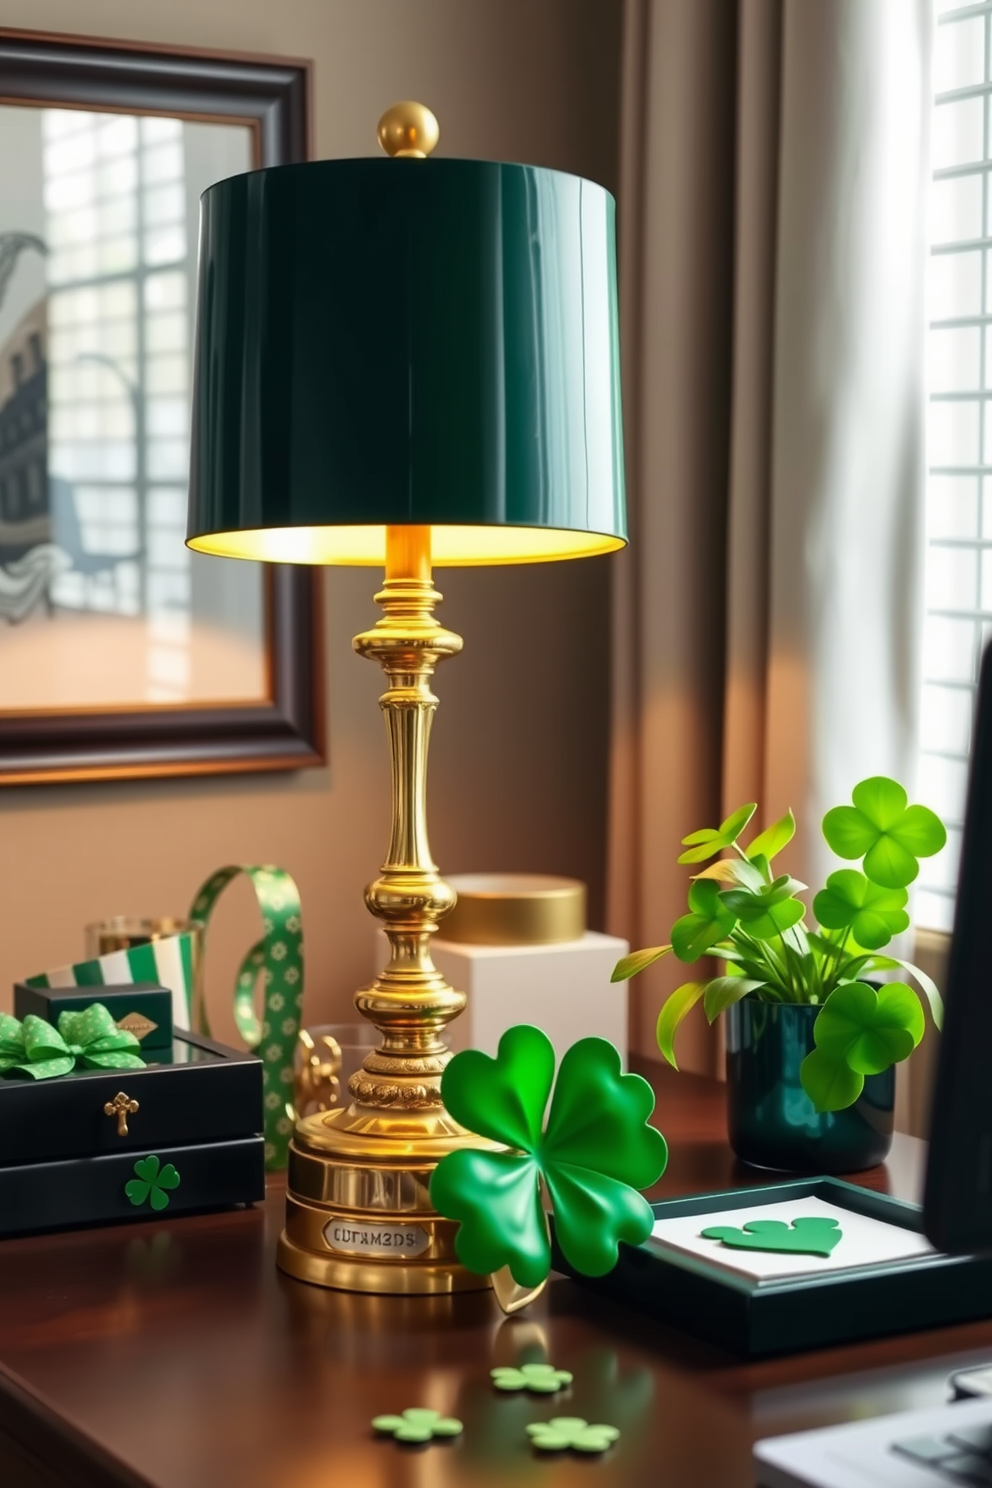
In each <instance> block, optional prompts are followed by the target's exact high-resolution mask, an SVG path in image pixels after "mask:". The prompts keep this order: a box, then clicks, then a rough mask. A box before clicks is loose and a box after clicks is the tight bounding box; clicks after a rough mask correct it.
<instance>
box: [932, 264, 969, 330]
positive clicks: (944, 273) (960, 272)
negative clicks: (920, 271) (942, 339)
mask: <svg viewBox="0 0 992 1488" xmlns="http://www.w3.org/2000/svg"><path fill="white" fill-rule="evenodd" d="M927 292H928V297H929V298H928V313H929V315H930V318H931V320H954V319H955V318H956V317H958V316H962V315H981V313H982V255H981V253H976V252H972V253H936V254H934V256H933V258H932V259H931V260H930V268H929V276H928V280H927Z"/></svg>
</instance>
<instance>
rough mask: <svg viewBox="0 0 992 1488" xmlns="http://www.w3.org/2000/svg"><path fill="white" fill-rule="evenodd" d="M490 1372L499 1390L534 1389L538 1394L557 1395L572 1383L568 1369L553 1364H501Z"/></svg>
mask: <svg viewBox="0 0 992 1488" xmlns="http://www.w3.org/2000/svg"><path fill="white" fill-rule="evenodd" d="M489 1374H490V1378H491V1379H492V1382H493V1384H494V1385H495V1386H496V1388H497V1390H532V1391H533V1392H534V1393H535V1394H536V1395H557V1393H558V1391H559V1390H564V1389H565V1387H566V1385H570V1384H571V1383H572V1376H571V1375H570V1374H569V1372H568V1370H567V1369H556V1368H555V1367H554V1365H553V1364H521V1365H519V1367H517V1368H514V1367H513V1365H510V1364H500V1365H499V1366H498V1367H497V1368H496V1369H491V1370H490V1371H489Z"/></svg>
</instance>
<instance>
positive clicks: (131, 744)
mask: <svg viewBox="0 0 992 1488" xmlns="http://www.w3.org/2000/svg"><path fill="white" fill-rule="evenodd" d="M309 98H310V89H309V64H308V63H306V62H304V61H296V60H292V59H282V58H259V57H253V56H245V55H241V54H234V53H225V54H220V53H210V54H207V53H203V52H199V51H194V50H191V49H183V48H176V47H159V46H147V45H143V44H138V43H130V42H123V41H106V40H97V39H93V38H87V37H78V36H68V35H65V36H62V35H60V36H55V35H52V34H42V33H35V32H29V31H15V30H9V29H0V108H3V106H5V105H6V106H10V107H13V108H16V109H23V108H30V109H43V110H60V111H61V110H83V111H90V112H91V113H93V114H98V115H100V116H110V115H116V114H124V115H129V116H135V117H137V119H138V120H139V122H140V121H143V120H162V119H166V120H168V119H171V120H181V121H185V123H192V124H197V125H199V124H212V125H227V126H238V127H240V128H244V129H246V130H248V131H249V134H250V141H251V151H250V153H251V158H250V161H248V162H247V164H248V166H249V168H250V167H257V166H269V165H280V164H288V163H293V162H298V161H302V160H305V159H306V158H307V157H308V153H309V148H308V147H309V107H310V104H309ZM185 123H184V127H185ZM141 127H142V129H144V128H145V125H144V124H143V123H142V124H141ZM242 168H244V167H242ZM228 173H229V172H228ZM0 176H2V168H0ZM0 185H2V181H0ZM0 258H2V255H0ZM2 268H3V265H2V262H0V272H2ZM139 303H140V304H141V305H143V304H144V302H143V301H139ZM138 313H139V314H140V313H144V312H143V310H139V312H138ZM82 360H83V358H82V357H81V356H77V357H76V361H77V363H79V362H82ZM88 360H89V362H90V363H97V362H100V361H102V362H109V358H107V357H98V356H96V355H93V354H90V355H89V357H88ZM99 370H101V371H102V369H99ZM116 371H117V369H115V368H109V371H107V372H106V373H104V374H103V375H105V376H110V373H116ZM111 380H113V379H111ZM117 381H118V383H122V382H124V379H123V378H122V377H120V376H118V377H117ZM127 391H130V392H131V393H132V399H133V401H134V404H135V408H136V409H137V408H138V403H137V400H136V399H134V396H133V389H127ZM138 439H139V424H138V418H137V412H136V414H135V422H134V443H135V447H136V448H137V442H138ZM0 464H2V451H0ZM174 484H176V485H178V484H179V481H178V480H177V481H175V482H174ZM51 489H52V488H51V485H49V492H50V493H51ZM142 494H143V493H142ZM172 494H173V496H174V497H176V493H175V491H173V493H172ZM53 501H54V497H53V496H52V495H51V494H50V495H49V502H50V504H51V503H53ZM176 501H178V498H177V497H176ZM0 525H2V524H0ZM13 551H15V553H16V552H17V551H18V550H16V549H14V550H13ZM193 556H194V557H195V558H196V559H197V560H198V561H200V562H203V561H206V562H210V563H219V562H220V561H221V560H212V559H208V560H202V559H200V556H199V555H193ZM142 561H143V560H142ZM238 567H239V568H243V567H247V566H246V565H238ZM253 581H254V582H256V583H257V584H258V585H259V586H260V587H261V593H262V599H261V601H260V602H259V603H260V606H261V616H260V617H256V619H257V622H258V623H257V626H256V629H257V631H258V635H257V638H256V639H255V640H254V641H253V644H254V645H255V646H256V648H257V651H258V654H257V656H255V657H254V658H253V665H255V667H256V670H257V674H258V676H259V677H260V679H261V682H260V685H259V686H258V687H257V689H256V692H257V695H253V696H246V697H244V698H237V697H235V698H227V697H225V698H223V699H221V700H218V699H215V698H212V697H194V698H191V699H190V700H189V701H172V700H168V699H167V700H165V701H159V700H154V701H148V700H147V699H139V698H135V699H133V700H132V699H131V698H129V699H128V700H127V701H126V702H125V703H121V702H120V700H119V699H116V700H114V699H111V700H110V701H108V702H107V703H103V702H102V701H99V700H97V701H96V702H90V703H87V705H86V706H80V705H78V704H75V705H72V706H64V705H62V704H61V703H60V700H59V699H58V698H53V700H52V705H51V706H46V705H32V706H28V707H21V706H14V707H0V785H25V784H36V783H47V782H57V781H70V780H77V781H78V780H96V779H100V780H106V779H114V778H129V777H130V778H135V777H147V776H176V775H193V774H209V773H228V772H243V771H256V770H286V769H299V768H303V767H307V766H315V765H320V764H323V763H324V761H325V744H324V700H323V656H322V644H321V641H322V624H321V585H320V575H319V573H318V572H317V571H315V570H313V569H310V568H308V567H304V566H299V565H271V566H269V565H266V566H265V567H264V569H263V571H262V572H261V573H260V574H259V575H258V578H257V579H256V580H253ZM87 582H89V581H88V580H87ZM94 582H95V581H94ZM49 603H50V601H49ZM60 613H61V612H60ZM5 629H6V627H5V626H3V624H0V669H2V668H3V665H4V647H3V641H4V634H3V632H4V630H5ZM63 630H65V627H63ZM45 641H46V644H47V643H48V637H47V636H46V637H45ZM106 665H107V667H108V672H110V671H112V667H113V658H112V656H109V655H108V656H107V658H106Z"/></svg>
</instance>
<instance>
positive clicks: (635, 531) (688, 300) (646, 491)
mask: <svg viewBox="0 0 992 1488" xmlns="http://www.w3.org/2000/svg"><path fill="white" fill-rule="evenodd" d="M930 25H931V19H930V14H929V5H928V3H927V0H817V3H816V4H810V3H809V0H627V5H626V10H625V50H624V70H625V71H624V86H623V94H622V96H623V100H624V116H623V121H622V149H623V158H622V173H621V194H620V233H621V244H620V252H621V274H622V282H621V300H622V319H623V336H624V359H625V364H624V378H625V381H624V399H625V419H626V444H627V461H628V486H629V506H630V520H631V544H630V548H629V549H628V550H627V552H626V553H624V554H623V555H622V557H621V558H620V559H619V560H618V561H617V563H616V568H615V574H614V579H615V587H614V627H615V628H614V635H615V643H614V668H613V677H614V700H613V701H614V731H613V754H612V779H611V815H610V861H609V892H608V922H609V928H610V929H611V930H612V931H613V932H614V933H616V934H620V935H623V936H625V937H626V938H627V939H628V940H630V942H631V944H632V945H633V946H642V945H655V944H660V943H664V942H665V941H667V940H668V934H669V930H670V927H671V924H672V921H673V920H674V919H675V918H676V916H677V915H678V914H680V913H683V912H684V908H685V892H686V887H687V873H686V870H685V869H684V868H680V867H678V866H677V865H676V863H675V859H676V857H677V854H678V851H679V847H678V844H679V840H680V838H682V837H683V836H685V835H686V833H688V832H690V831H692V830H693V829H695V828H697V827H702V826H713V825H716V824H717V822H718V821H719V820H720V819H721V817H722V816H723V815H725V814H726V813H727V811H729V810H730V809H732V808H733V807H735V806H737V805H739V804H741V803H742V802H743V801H747V800H754V801H758V802H759V803H760V807H761V813H760V816H761V819H762V820H763V821H769V820H771V819H773V817H774V816H776V815H779V814H781V812H782V811H783V810H784V809H785V807H786V806H788V805H791V806H792V807H793V809H794V810H795V811H796V814H797V817H798V819H799V824H800V836H799V837H797V841H796V844H795V846H794V848H793V849H792V850H791V854H792V855H791V858H790V859H789V860H788V861H787V862H786V866H787V867H789V868H790V870H791V871H792V872H794V873H796V874H797V876H798V877H800V878H802V879H803V880H804V881H805V882H808V883H811V884H815V883H816V882H817V880H820V881H822V876H823V874H824V873H825V872H827V871H829V868H830V866H831V865H830V864H828V863H827V862H826V861H825V858H824V852H825V849H824V848H823V847H822V844H821V843H819V840H818V835H819V834H818V823H819V819H820V817H821V816H822V814H823V811H824V810H826V809H827V807H828V806H830V805H832V804H834V803H835V802H839V801H841V800H844V799H846V798H847V795H848V792H849V791H850V788H851V786H852V785H853V784H854V783H855V781H856V780H858V779H860V778H862V776H864V775H866V774H869V773H873V772H876V771H885V772H886V773H891V774H894V775H896V776H898V777H899V778H901V779H903V780H904V781H905V782H906V783H907V784H909V785H911V783H912V778H913V774H914V770H915V758H916V708H917V697H918V692H919V687H918V645H919V634H920V630H921V626H922V609H923V607H922V599H921V580H920V575H921V569H922V555H923V526H922V478H923V463H922V451H921V436H920V429H921V417H920V414H921V408H922V382H921V378H922V337H923V327H924V321H923V269H924V264H925V234H924V225H923V202H924V191H925V181H926V171H927V165H926V160H927V134H926V121H927V118H928V114H929V29H930ZM834 866H836V865H834ZM687 977H688V972H687V970H686V968H684V967H681V966H680V965H679V963H677V962H673V961H672V958H666V960H665V961H663V962H661V963H659V965H658V966H657V967H655V968H652V969H651V970H650V971H648V972H647V973H644V974H643V975H642V976H641V977H640V978H638V979H637V980H636V981H635V982H634V983H632V984H631V1043H632V1047H634V1048H639V1049H640V1050H641V1051H642V1052H644V1053H652V1052H656V1049H655V1044H654V1023H655V1020H656V1017H657V1013H658V1009H659V1006H660V1004H661V1002H662V1001H663V999H664V997H665V995H667V992H668V991H670V990H671V989H672V988H673V987H674V986H676V985H677V984H678V982H679V981H682V980H686V979H687ZM679 1053H680V1062H681V1064H682V1066H683V1067H684V1068H687V1069H696V1070H700V1071H707V1072H717V1065H718V1062H719V1061H718V1045H717V1041H716V1039H715V1038H714V1037H713V1036H712V1035H711V1033H710V1031H709V1030H708V1028H707V1027H706V1025H705V1022H704V1020H703V1019H702V1017H701V1016H700V1017H695V1016H694V1017H692V1018H691V1019H690V1020H688V1021H687V1023H686V1025H685V1026H684V1028H683V1030H682V1032H681V1033H680V1036H679Z"/></svg>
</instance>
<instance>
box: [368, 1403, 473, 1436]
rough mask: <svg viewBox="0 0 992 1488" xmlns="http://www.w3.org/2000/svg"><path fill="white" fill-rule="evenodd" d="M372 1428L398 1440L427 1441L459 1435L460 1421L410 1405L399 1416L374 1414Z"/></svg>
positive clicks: (381, 1434) (438, 1412)
mask: <svg viewBox="0 0 992 1488" xmlns="http://www.w3.org/2000/svg"><path fill="white" fill-rule="evenodd" d="M372 1430H373V1431H377V1432H378V1433H379V1434H380V1436H391V1437H392V1438H393V1440H394V1441H398V1442H429V1441H432V1440H433V1438H434V1437H440V1438H442V1439H443V1438H448V1437H452V1436H460V1435H461V1433H462V1423H461V1421H456V1420H455V1418H454V1416H442V1414H441V1412H440V1411H436V1410H427V1409H426V1407H424V1408H421V1407H420V1406H410V1407H409V1409H407V1410H405V1411H404V1412H403V1414H402V1415H401V1416H376V1418H375V1420H374V1421H373V1422H372Z"/></svg>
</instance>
